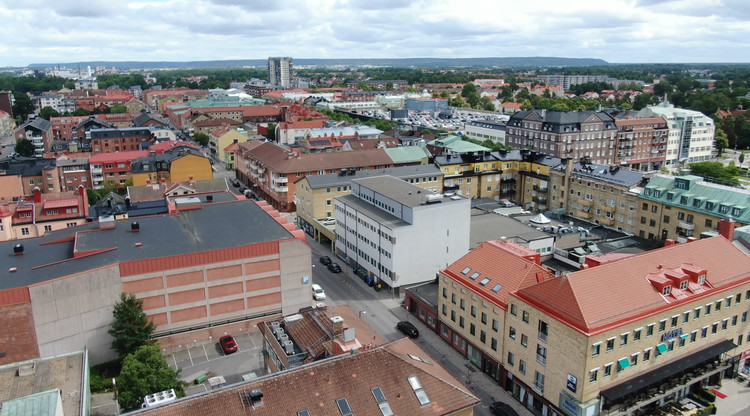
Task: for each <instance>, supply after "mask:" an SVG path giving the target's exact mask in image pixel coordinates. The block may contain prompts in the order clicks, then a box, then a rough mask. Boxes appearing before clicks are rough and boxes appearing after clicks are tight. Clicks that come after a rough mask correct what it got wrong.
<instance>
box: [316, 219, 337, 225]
mask: <svg viewBox="0 0 750 416" xmlns="http://www.w3.org/2000/svg"><path fill="white" fill-rule="evenodd" d="M320 223H321V224H323V225H325V226H330V225H336V218H333V217H328V218H325V219H322V220H320Z"/></svg>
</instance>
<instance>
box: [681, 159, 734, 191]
mask: <svg viewBox="0 0 750 416" xmlns="http://www.w3.org/2000/svg"><path fill="white" fill-rule="evenodd" d="M738 171H739V169H737V167H736V166H731V165H730V166H728V167H724V165H723V164H722V163H721V162H697V163H691V164H690V172H691V173H692V174H693V175H697V176H701V177H703V179H705V180H706V181H708V182H714V183H719V184H722V185H729V186H737V185H739V184H740V181H739V180H738V179H737V178H736V177H735V175H736V174H737V173H738Z"/></svg>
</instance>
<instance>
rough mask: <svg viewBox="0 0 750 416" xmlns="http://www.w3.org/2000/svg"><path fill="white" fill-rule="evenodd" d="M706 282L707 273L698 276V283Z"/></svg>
mask: <svg viewBox="0 0 750 416" xmlns="http://www.w3.org/2000/svg"><path fill="white" fill-rule="evenodd" d="M704 283H706V275H705V274H702V275H700V276H698V284H699V285H702V284H704Z"/></svg>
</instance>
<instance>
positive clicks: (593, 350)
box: [591, 342, 602, 357]
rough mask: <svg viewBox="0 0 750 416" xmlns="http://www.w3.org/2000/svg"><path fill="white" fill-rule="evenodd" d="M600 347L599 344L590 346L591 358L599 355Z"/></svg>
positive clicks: (600, 344)
mask: <svg viewBox="0 0 750 416" xmlns="http://www.w3.org/2000/svg"><path fill="white" fill-rule="evenodd" d="M601 346H602V343H601V342H597V343H596V344H594V345H592V346H591V356H592V357H596V356H597V355H599V352H600V351H601Z"/></svg>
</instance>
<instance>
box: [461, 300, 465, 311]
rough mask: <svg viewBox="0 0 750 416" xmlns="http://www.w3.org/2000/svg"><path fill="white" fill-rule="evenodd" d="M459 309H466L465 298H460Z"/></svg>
mask: <svg viewBox="0 0 750 416" xmlns="http://www.w3.org/2000/svg"><path fill="white" fill-rule="evenodd" d="M461 310H462V311H463V310H466V300H465V299H461Z"/></svg>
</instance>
